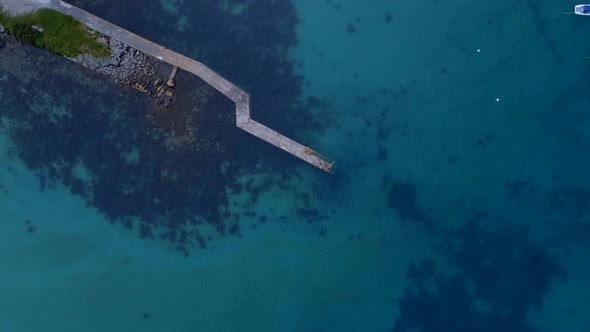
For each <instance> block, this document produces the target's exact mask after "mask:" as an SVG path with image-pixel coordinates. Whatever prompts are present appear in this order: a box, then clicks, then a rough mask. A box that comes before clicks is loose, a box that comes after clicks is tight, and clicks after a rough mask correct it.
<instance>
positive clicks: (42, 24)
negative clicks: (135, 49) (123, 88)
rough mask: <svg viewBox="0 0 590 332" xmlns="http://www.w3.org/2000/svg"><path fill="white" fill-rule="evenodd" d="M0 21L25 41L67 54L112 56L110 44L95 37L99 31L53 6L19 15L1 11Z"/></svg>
mask: <svg viewBox="0 0 590 332" xmlns="http://www.w3.org/2000/svg"><path fill="white" fill-rule="evenodd" d="M0 24H2V25H4V27H5V28H6V30H7V31H8V32H10V33H11V34H13V35H14V36H15V37H16V38H17V39H18V40H20V41H22V42H24V43H29V44H33V45H35V46H37V47H40V48H45V49H47V50H49V51H52V52H54V53H57V54H60V55H65V56H67V57H72V58H73V57H75V56H77V55H80V54H85V53H88V52H90V54H91V55H92V56H94V57H107V56H109V55H111V52H110V50H109V49H108V48H107V46H106V45H105V44H103V43H101V42H99V41H97V40H96V38H97V36H98V34H94V33H91V32H89V31H88V29H87V28H86V27H85V26H84V25H83V24H82V23H80V22H78V21H76V20H75V19H74V18H73V17H71V16H68V15H64V14H62V13H60V12H57V11H55V10H53V9H48V8H42V9H39V10H37V11H35V12H34V13H30V14H24V15H20V16H16V17H15V16H10V15H9V14H8V13H6V12H3V11H0Z"/></svg>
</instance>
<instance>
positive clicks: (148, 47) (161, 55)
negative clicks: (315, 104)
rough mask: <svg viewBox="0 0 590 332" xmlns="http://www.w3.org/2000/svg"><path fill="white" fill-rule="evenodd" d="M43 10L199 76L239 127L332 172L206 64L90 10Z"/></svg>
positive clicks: (49, 2)
mask: <svg viewBox="0 0 590 332" xmlns="http://www.w3.org/2000/svg"><path fill="white" fill-rule="evenodd" d="M35 1H37V3H38V4H39V6H40V7H47V8H51V9H54V10H57V11H59V12H61V13H63V14H66V15H71V16H73V17H74V18H75V19H76V20H78V21H80V22H82V23H84V24H85V25H86V26H88V27H89V28H91V29H93V30H96V31H98V32H100V33H102V34H104V35H107V36H109V37H111V38H114V39H116V40H118V41H120V42H122V43H125V44H127V45H129V46H131V47H133V48H135V49H137V50H139V51H141V52H143V53H145V54H148V55H151V56H153V57H155V58H158V59H160V60H162V61H164V62H167V63H169V64H171V65H173V66H176V67H178V68H180V69H183V70H186V71H188V72H190V73H192V74H194V75H197V76H198V77H200V78H201V79H202V80H204V81H205V82H207V83H208V84H209V85H211V86H212V87H213V88H215V89H216V90H217V91H219V92H221V93H222V94H224V95H225V96H226V97H228V98H229V99H231V100H232V101H234V102H235V103H236V125H237V126H238V127H239V128H241V129H243V130H245V131H247V132H249V133H250V134H252V135H254V136H256V137H258V138H260V139H262V140H264V141H266V142H268V143H270V144H273V145H275V146H277V147H279V148H281V149H283V150H284V151H287V152H289V153H291V154H292V155H294V156H297V157H299V158H301V159H303V160H305V161H306V162H308V163H310V164H312V165H314V166H316V167H318V168H320V169H322V170H324V171H326V172H330V170H331V169H332V166H333V165H334V162H333V161H332V162H330V161H328V160H326V159H325V158H324V157H322V156H321V155H320V154H319V153H317V152H315V151H314V150H312V149H310V148H308V147H306V146H304V145H302V144H299V143H297V142H295V141H294V140H292V139H289V138H287V137H285V136H283V135H281V134H280V133H278V132H276V131H274V130H272V129H270V128H268V127H266V126H264V125H262V124H260V123H258V122H256V121H254V120H252V119H251V118H250V95H249V94H248V93H246V92H245V91H243V90H242V89H240V88H238V87H237V86H235V85H234V84H233V83H231V82H230V81H228V80H226V79H225V78H223V77H222V76H221V75H219V74H217V73H216V72H214V71H213V70H211V69H210V68H208V67H207V66H205V65H204V64H202V63H200V62H198V61H196V60H193V59H191V58H188V57H186V56H184V55H182V54H178V53H176V52H173V51H171V50H169V49H167V48H164V47H163V46H160V45H158V44H156V43H153V42H151V41H149V40H147V39H144V38H142V37H140V36H138V35H136V34H134V33H132V32H130V31H127V30H125V29H123V28H121V27H118V26H116V25H114V24H112V23H110V22H108V21H105V20H103V19H101V18H99V17H97V16H95V15H93V14H91V13H89V12H87V11H84V10H82V9H80V8H78V7H75V6H72V5H70V4H68V3H66V2H63V1H60V0H35Z"/></svg>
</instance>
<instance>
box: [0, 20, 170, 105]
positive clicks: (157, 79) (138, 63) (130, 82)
mask: <svg viewBox="0 0 590 332" xmlns="http://www.w3.org/2000/svg"><path fill="white" fill-rule="evenodd" d="M97 40H98V41H100V42H102V43H104V44H105V45H106V46H107V48H108V49H109V50H110V52H111V55H110V56H108V57H103V58H98V57H93V56H92V55H91V54H90V53H86V54H82V55H78V56H76V57H73V58H67V59H69V60H71V61H74V62H76V63H78V64H81V65H83V66H84V67H87V68H89V69H91V70H92V71H94V72H95V73H97V74H98V75H99V76H102V77H105V78H107V79H109V80H112V81H114V82H115V83H117V84H121V85H125V86H130V87H132V88H134V89H137V90H139V91H141V92H144V93H146V94H147V95H148V96H151V97H153V98H154V99H155V101H156V103H157V104H158V105H160V106H162V107H168V106H171V105H173V104H174V102H175V101H176V96H175V91H174V88H173V87H171V86H168V85H167V84H166V79H165V77H164V76H163V72H164V70H165V69H166V68H167V67H170V66H169V65H167V64H165V63H164V62H162V61H160V60H158V59H156V58H154V57H152V56H149V55H146V54H144V53H143V52H141V51H139V50H136V49H134V48H133V47H130V46H128V45H126V44H124V43H121V42H120V41H118V40H115V39H113V38H110V37H108V36H105V35H99V36H98V37H97ZM8 42H14V43H18V40H17V39H16V38H15V37H14V36H12V35H10V34H9V33H8V32H7V31H6V29H5V28H4V27H3V26H2V25H0V49H2V48H3V47H4V46H5V45H6V43H8Z"/></svg>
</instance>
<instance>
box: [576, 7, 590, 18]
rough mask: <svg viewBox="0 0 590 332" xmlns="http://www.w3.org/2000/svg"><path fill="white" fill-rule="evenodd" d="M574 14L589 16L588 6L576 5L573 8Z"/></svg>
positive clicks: (589, 9)
mask: <svg viewBox="0 0 590 332" xmlns="http://www.w3.org/2000/svg"><path fill="white" fill-rule="evenodd" d="M574 14H576V15H584V16H590V5H576V7H574Z"/></svg>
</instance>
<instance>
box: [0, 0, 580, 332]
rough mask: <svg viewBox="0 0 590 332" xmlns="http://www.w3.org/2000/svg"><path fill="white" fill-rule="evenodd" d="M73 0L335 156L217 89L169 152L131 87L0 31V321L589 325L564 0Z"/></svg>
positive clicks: (573, 22)
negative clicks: (192, 133) (253, 121)
mask: <svg viewBox="0 0 590 332" xmlns="http://www.w3.org/2000/svg"><path fill="white" fill-rule="evenodd" d="M72 3H74V4H76V5H79V6H81V7H83V8H85V9H87V10H89V11H92V12H95V13H97V14H99V15H101V16H103V17H105V18H107V19H109V20H112V21H114V22H115V23H117V24H120V25H122V26H124V27H126V28H128V29H131V30H132V31H134V32H137V33H139V34H142V35H144V36H146V37H148V38H150V39H153V40H155V41H157V42H160V43H162V44H164V45H166V46H168V47H170V48H172V49H174V50H177V51H179V52H181V53H184V54H187V55H189V56H192V57H195V58H197V59H199V60H201V61H203V62H205V63H207V64H208V65H210V66H211V67H212V68H213V69H215V70H217V71H219V72H221V73H223V74H224V75H225V76H226V77H227V78H228V79H230V80H231V81H234V82H236V83H237V84H239V85H240V86H242V87H243V88H244V89H245V90H247V91H250V93H251V94H252V98H253V107H254V112H255V113H254V116H255V117H256V118H257V119H260V121H261V122H263V123H265V124H268V125H269V126H270V127H272V128H273V129H276V130H278V131H280V132H283V133H285V134H287V135H289V136H291V137H293V138H295V139H297V140H298V141H301V142H302V143H305V144H308V145H310V146H311V147H313V148H314V149H316V150H318V151H320V152H321V153H323V154H325V155H327V156H329V157H330V158H333V159H335V160H336V167H335V169H334V172H333V173H332V174H330V175H327V174H324V173H323V172H321V171H318V170H316V169H314V168H312V167H310V166H309V165H306V164H304V163H301V162H299V161H298V160H295V158H292V157H291V156H288V155H286V154H284V153H282V152H281V151H279V150H278V149H275V148H272V147H269V146H267V145H266V144H264V143H262V142H259V141H258V140H256V139H255V138H251V137H249V136H248V135H247V134H244V133H241V132H239V131H238V130H237V129H235V128H234V127H233V126H232V124H231V118H228V117H226V116H224V114H228V115H229V114H231V105H227V104H226V103H225V102H224V101H223V100H218V99H212V100H214V102H212V105H215V107H214V108H213V109H215V111H216V113H215V115H210V116H204V115H199V116H198V117H197V119H196V120H195V121H197V122H205V123H206V124H207V126H206V127H207V128H209V130H206V131H200V132H199V131H198V132H199V133H200V134H201V137H205V138H206V139H207V140H215V141H218V142H220V144H219V147H214V148H209V147H208V146H209V145H207V144H205V143H203V142H202V141H198V140H197V141H196V142H198V144H199V145H198V146H199V147H200V148H199V149H195V148H194V146H195V144H197V143H194V142H193V143H190V144H187V146H188V147H187V148H186V149H180V150H178V151H175V152H174V153H171V152H169V151H168V152H166V150H162V149H161V147H160V145H158V139H156V138H154V136H153V135H151V131H148V130H147V129H146V128H153V127H154V125H153V123H150V122H149V121H147V122H146V121H144V120H142V119H143V114H144V112H146V111H145V110H146V109H147V107H148V106H147V105H146V102H145V100H144V98H143V96H142V95H140V94H138V93H136V92H134V91H129V90H126V89H123V90H121V89H119V88H118V87H116V86H113V85H111V84H109V83H107V82H103V81H101V79H100V78H98V77H94V76H92V75H87V73H86V72H85V71H84V70H83V69H81V68H78V66H77V65H75V64H72V63H69V62H68V61H66V60H63V61H62V60H61V59H56V58H55V57H53V56H51V55H47V54H44V53H43V52H40V51H39V52H37V51H33V50H29V49H25V51H23V50H21V51H22V52H27V56H22V54H20V55H19V54H18V53H7V52H6V49H5V50H2V51H0V118H1V119H2V122H1V123H2V126H1V127H0V135H1V136H0V137H1V138H2V139H1V140H0V142H1V144H0V217H1V220H2V221H3V222H2V223H0V249H1V250H0V260H1V261H2V262H4V264H3V266H4V269H3V271H4V272H3V278H2V281H1V282H0V294H3V295H2V296H1V297H0V309H1V310H0V327H2V328H1V329H2V330H7V331H37V330H40V329H44V330H53V329H55V330H59V331H80V330H84V331H105V330H109V331H136V330H137V331H145V330H149V331H194V330H203V331H235V330H246V331H425V332H427V331H556V330H560V331H587V330H588V328H589V327H590V320H589V319H588V317H590V314H589V312H588V309H587V306H586V303H587V300H588V298H589V297H590V288H589V287H588V285H587V282H586V280H588V277H589V275H590V270H588V267H587V266H586V265H587V264H584V262H586V261H588V252H589V251H588V249H589V244H590V243H589V241H588V237H589V236H590V178H589V177H588V176H587V173H588V171H587V170H588V166H590V157H589V155H588V151H589V147H590V115H589V113H588V108H587V106H586V105H588V103H589V102H590V97H589V96H588V94H587V93H586V91H585V88H586V87H587V84H588V74H589V68H590V67H589V66H590V62H588V60H583V59H582V58H583V57H585V56H589V55H590V44H586V43H585V42H584V41H583V38H582V39H581V38H580V36H584V35H585V34H586V33H587V32H588V29H590V21H588V20H586V19H585V18H581V17H577V16H564V15H562V12H564V11H569V10H571V7H572V5H573V3H554V2H550V1H540V0H539V1H532V0H529V1H504V0H502V1H494V2H483V1H480V2H473V3H467V2H465V1H447V2H445V3H442V2H440V1H424V0H419V1H413V2H410V1H405V2H399V1H397V2H395V3H393V2H391V1H381V0H371V1H368V2H358V1H348V0H341V1H336V0H327V1H307V0H306V1H293V2H288V1H280V2H278V3H270V2H268V3H261V2H250V1H224V2H221V4H218V2H216V1H203V2H199V3H198V4H197V3H196V2H191V1H182V0H177V1H172V0H168V1H166V0H161V1H155V0H150V1H141V2H140V1H128V2H126V3H119V2H114V1H110V0H108V1H107V0H103V1H99V2H89V1H72ZM130 12H134V13H136V15H135V16H134V17H133V18H131V19H130V18H129V17H128V13H130ZM11 52H17V51H11ZM52 74H55V75H52ZM183 82H185V83H184V85H185V86H191V87H192V86H195V85H197V84H199V83H198V82H194V81H191V80H190V79H189V78H188V77H185V78H183V77H182V75H181V77H179V83H180V85H181V86H182V84H183ZM198 114H202V113H198ZM113 151H115V152H118V153H114V152H113ZM162 153H166V155H165V157H162ZM119 154H120V155H121V156H122V157H120V158H119V157H116V156H118V155H119ZM133 155H138V156H139V157H129V156H133ZM125 156H127V157H125ZM124 157H125V158H124ZM163 159H166V160H168V161H166V160H163ZM122 160H127V162H123V161H122ZM130 160H131V161H130ZM133 160H135V161H133ZM168 170H171V171H174V172H175V173H174V174H177V176H178V179H180V180H178V181H176V182H165V181H160V179H161V178H166V179H170V175H169V174H170V172H166V173H165V174H166V177H164V176H163V175H162V174H164V173H162V172H163V171H168ZM153 179H156V180H157V181H156V180H154V181H152V180H153ZM40 180H41V181H40ZM136 192H141V193H142V195H138V194H127V195H126V196H125V195H122V194H121V193H136ZM130 225H131V226H130ZM141 225H143V226H144V227H149V229H150V231H151V232H153V234H155V236H154V237H153V238H149V236H146V234H145V233H144V232H143V231H142V229H144V228H142V227H141ZM129 228H131V229H129ZM144 230H145V229H144ZM183 232H184V233H183ZM183 234H184V235H183ZM187 234H188V235H187ZM159 235H163V236H162V238H159ZM141 237H143V238H141ZM146 237H147V238H146ZM185 238H189V240H183V239H185ZM201 247H204V248H201Z"/></svg>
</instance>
